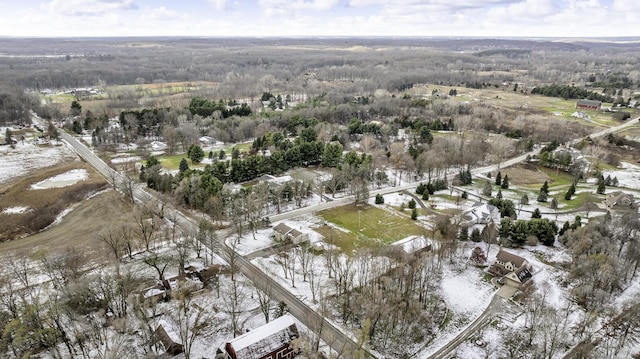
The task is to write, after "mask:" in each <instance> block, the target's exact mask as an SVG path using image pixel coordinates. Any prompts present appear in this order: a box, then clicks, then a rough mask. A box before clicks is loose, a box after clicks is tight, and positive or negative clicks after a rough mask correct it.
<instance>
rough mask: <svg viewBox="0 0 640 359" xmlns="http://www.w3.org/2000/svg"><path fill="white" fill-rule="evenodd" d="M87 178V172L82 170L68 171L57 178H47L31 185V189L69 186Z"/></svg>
mask: <svg viewBox="0 0 640 359" xmlns="http://www.w3.org/2000/svg"><path fill="white" fill-rule="evenodd" d="M88 176H89V174H88V173H87V170H85V169H83V168H80V169H75V170H70V171H67V172H65V173H61V174H59V175H57V176H53V177H51V178H47V179H46V180H44V181H40V182H38V183H35V184H32V185H31V189H48V188H60V187H66V186H71V185H73V184H76V183H77V182H80V181H83V180H85V179H87V177H88Z"/></svg>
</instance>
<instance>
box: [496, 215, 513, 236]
mask: <svg viewBox="0 0 640 359" xmlns="http://www.w3.org/2000/svg"><path fill="white" fill-rule="evenodd" d="M511 226H512V223H511V218H508V217H507V218H503V219H502V220H500V228H499V229H498V235H499V236H500V239H501V240H502V241H506V240H507V239H509V237H510V236H511Z"/></svg>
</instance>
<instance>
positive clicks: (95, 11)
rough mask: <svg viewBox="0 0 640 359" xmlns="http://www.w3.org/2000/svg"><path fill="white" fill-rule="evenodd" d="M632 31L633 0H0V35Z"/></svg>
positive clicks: (637, 31) (639, 0) (637, 1)
mask: <svg viewBox="0 0 640 359" xmlns="http://www.w3.org/2000/svg"><path fill="white" fill-rule="evenodd" d="M167 35H172V36H258V37H264V36H487V37H489V36H491V37H497V36H501V37H515V36H522V37H603V36H615V37H620V36H640V0H0V36H45V37H46V36H56V37H57V36H63V37H69V36H167Z"/></svg>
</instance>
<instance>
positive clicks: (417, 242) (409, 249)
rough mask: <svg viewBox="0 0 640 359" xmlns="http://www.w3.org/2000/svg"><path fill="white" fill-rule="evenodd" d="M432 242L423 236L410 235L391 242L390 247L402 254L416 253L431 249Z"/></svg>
mask: <svg viewBox="0 0 640 359" xmlns="http://www.w3.org/2000/svg"><path fill="white" fill-rule="evenodd" d="M432 246H433V242H432V241H431V239H429V238H425V237H424V236H410V237H407V238H405V239H402V240H399V241H397V242H394V243H393V244H391V247H392V249H397V250H399V251H400V252H401V253H402V254H403V255H417V254H420V253H423V252H428V251H430V250H431V247H432Z"/></svg>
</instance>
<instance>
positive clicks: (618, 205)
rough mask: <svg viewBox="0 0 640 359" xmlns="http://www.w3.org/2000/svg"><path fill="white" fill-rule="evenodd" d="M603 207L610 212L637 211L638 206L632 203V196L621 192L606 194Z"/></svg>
mask: <svg viewBox="0 0 640 359" xmlns="http://www.w3.org/2000/svg"><path fill="white" fill-rule="evenodd" d="M604 205H605V207H606V209H608V210H612V211H637V210H638V204H637V203H636V202H635V201H634V198H633V195H632V194H631V193H624V192H622V191H615V192H611V193H607V198H605V199H604Z"/></svg>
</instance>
